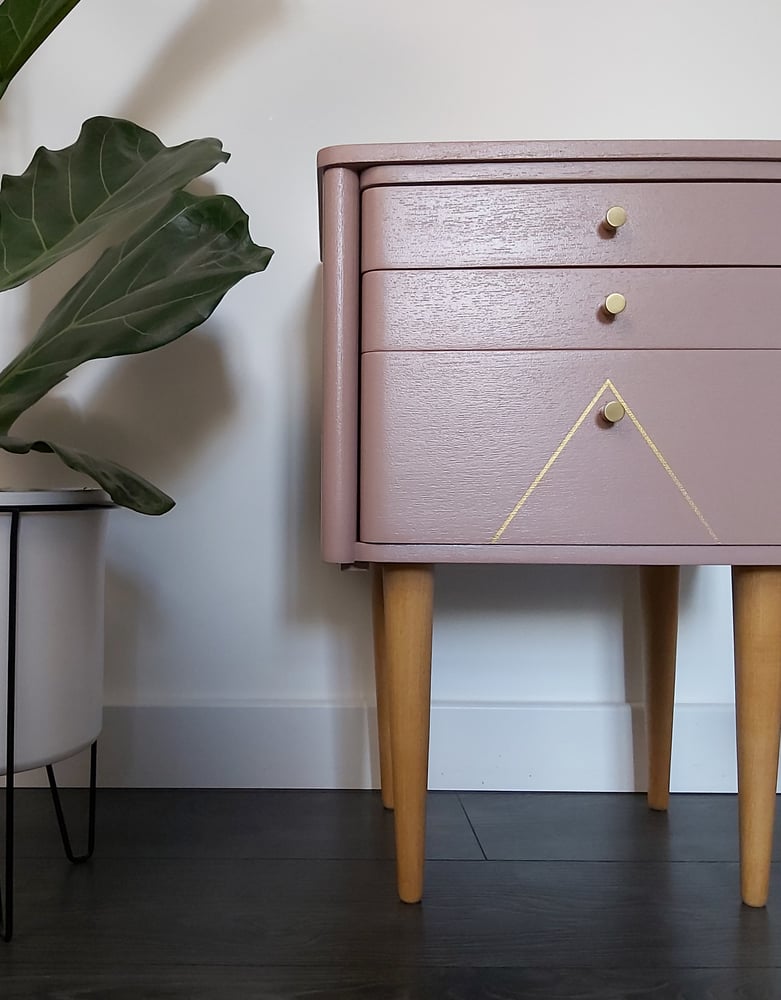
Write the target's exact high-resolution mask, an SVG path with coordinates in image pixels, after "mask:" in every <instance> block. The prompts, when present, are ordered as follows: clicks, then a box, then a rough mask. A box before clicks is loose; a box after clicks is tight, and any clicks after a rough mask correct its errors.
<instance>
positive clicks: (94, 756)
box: [46, 740, 98, 865]
mask: <svg viewBox="0 0 781 1000" xmlns="http://www.w3.org/2000/svg"><path fill="white" fill-rule="evenodd" d="M97 765H98V742H97V740H96V741H95V742H94V743H93V744H92V746H91V747H90V762H89V819H88V826H87V852H86V854H74V853H73V848H72V847H71V840H70V837H69V836H68V827H67V824H66V822H65V813H64V812H63V810H62V803H61V802H60V793H59V790H58V788H57V781H56V779H55V777H54V767H53V766H52V765H51V764H47V765H46V777H47V778H48V779H49V788H50V789H51V793H52V802H53V804H54V812H55V814H56V816H57V826H58V827H59V828H60V837H61V838H62V846H63V849H64V851H65V857H66V858H67V859H68V861H70V863H71V864H73V865H80V864H82V863H83V862H84V861H89V859H90V858H91V857H92V853H93V851H94V850H95V803H96V800H97V770H98V766H97Z"/></svg>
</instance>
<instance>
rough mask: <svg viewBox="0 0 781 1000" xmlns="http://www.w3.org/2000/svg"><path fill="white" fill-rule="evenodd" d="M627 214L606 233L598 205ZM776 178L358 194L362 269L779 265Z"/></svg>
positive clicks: (780, 211)
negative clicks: (361, 198)
mask: <svg viewBox="0 0 781 1000" xmlns="http://www.w3.org/2000/svg"><path fill="white" fill-rule="evenodd" d="M614 206H620V207H622V208H624V209H625V210H626V216H627V220H626V222H625V224H624V225H623V226H621V227H620V228H619V229H618V230H614V231H611V230H610V229H609V228H608V227H607V226H606V225H605V223H604V219H605V214H606V212H607V210H608V209H609V208H611V207H614ZM780 218H781V183H776V182H750V183H741V182H720V181H719V182H710V183H708V182H683V183H678V182H657V183H651V182H639V183H614V182H606V183H597V184H584V183H571V184H449V185H448V184H442V185H425V186H412V185H410V186H399V187H378V188H370V189H369V190H367V191H364V194H363V222H362V225H363V231H362V270H363V271H373V270H382V269H388V268H438V267H502V266H504V267H513V266H515V267H518V266H528V267H534V266H537V267H539V266H543V267H544V266H558V267H562V266H563V267H579V266H580V267H609V266H620V265H624V266H627V265H628V266H632V265H646V266H654V265H668V266H675V265H681V266H693V265H709V264H712V265H723V266H733V265H738V266H739V265H749V266H759V265H766V266H773V265H781V225H779V219H780Z"/></svg>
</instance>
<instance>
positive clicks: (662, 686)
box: [640, 566, 680, 810]
mask: <svg viewBox="0 0 781 1000" xmlns="http://www.w3.org/2000/svg"><path fill="white" fill-rule="evenodd" d="M640 581H641V591H642V603H643V613H644V614H643V617H644V626H645V651H646V662H645V690H646V709H645V718H646V731H647V738H648V805H649V806H650V807H651V809H661V810H664V809H667V807H668V805H669V803H670V763H671V760H672V749H673V708H674V704H675V659H676V653H677V649H678V591H679V581H680V568H679V567H678V566H643V567H641V570H640Z"/></svg>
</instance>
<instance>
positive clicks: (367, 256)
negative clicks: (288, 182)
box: [318, 142, 781, 906]
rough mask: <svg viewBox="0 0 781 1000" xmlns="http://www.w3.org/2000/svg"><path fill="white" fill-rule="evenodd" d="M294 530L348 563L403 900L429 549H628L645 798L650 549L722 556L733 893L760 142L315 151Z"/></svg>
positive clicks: (668, 650) (656, 785) (756, 704)
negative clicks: (307, 424)
mask: <svg viewBox="0 0 781 1000" xmlns="http://www.w3.org/2000/svg"><path fill="white" fill-rule="evenodd" d="M318 168H319V180H320V210H321V239H322V258H323V280H324V416H323V460H322V468H323V485H322V549H323V556H324V558H325V559H326V560H327V561H329V562H333V563H340V564H342V565H351V564H363V565H370V566H371V568H372V574H373V594H374V600H373V605H374V630H375V665H376V675H377V708H378V722H379V734H380V757H381V772H382V773H381V781H382V796H383V802H384V803H385V805H386V806H388V807H389V808H394V810H395V823H396V853H397V868H398V884H399V894H400V896H401V898H402V899H403V900H405V901H407V902H415V901H417V900H419V899H420V898H421V894H422V887H423V842H424V830H425V797H426V786H427V766H428V726H429V708H430V671H431V633H432V603H433V571H434V566H435V565H436V564H437V563H446V562H457V563H492V562H496V563H516V562H517V563H548V562H557V563H614V564H636V565H639V566H641V567H642V586H643V603H644V608H645V618H646V631H647V650H648V665H647V668H648V669H647V695H648V699H647V700H648V706H647V718H648V746H649V792H648V796H649V804H650V805H651V807H652V808H657V809H664V808H666V807H667V804H668V797H669V775H670V752H671V742H672V717H673V695H674V683H675V653H676V633H677V604H678V567H679V566H680V565H682V564H706V563H715V564H729V565H731V566H732V567H733V595H734V636H735V664H736V705H737V728H738V784H739V812H740V850H741V885H742V895H743V899H744V901H745V902H746V903H748V904H749V905H752V906H762V905H764V903H765V902H766V899H767V892H768V880H769V873H770V861H771V844H772V835H773V818H774V812H775V801H776V795H775V792H776V779H777V766H778V752H779V726H780V725H781V571H779V568H778V567H779V565H781V462H780V460H781V445H780V444H779V436H780V435H781V391H779V388H780V387H781V350H779V347H780V346H781V336H779V331H780V329H781V319H779V316H781V310H780V309H779V307H780V306H781V281H779V274H781V272H779V270H778V269H779V267H780V266H781V183H780V182H781V142H778V143H777V142H741V143H737V142H736V143H733V142H692V143H687V142H572V143H452V144H451V143H432V144H402V145H375V146H341V147H331V148H329V149H325V150H322V151H321V153H320V155H319V159H318Z"/></svg>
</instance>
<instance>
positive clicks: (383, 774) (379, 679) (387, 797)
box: [371, 565, 393, 809]
mask: <svg viewBox="0 0 781 1000" xmlns="http://www.w3.org/2000/svg"><path fill="white" fill-rule="evenodd" d="M371 577H372V635H373V639H374V682H375V690H376V699H377V740H378V743H379V753H380V792H381V795H382V804H383V805H384V806H385V808H386V809H392V808H393V756H392V753H391V734H390V698H389V692H388V671H387V666H386V663H385V660H386V652H385V591H384V587H383V583H382V566H380V565H375V566H372V569H371Z"/></svg>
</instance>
